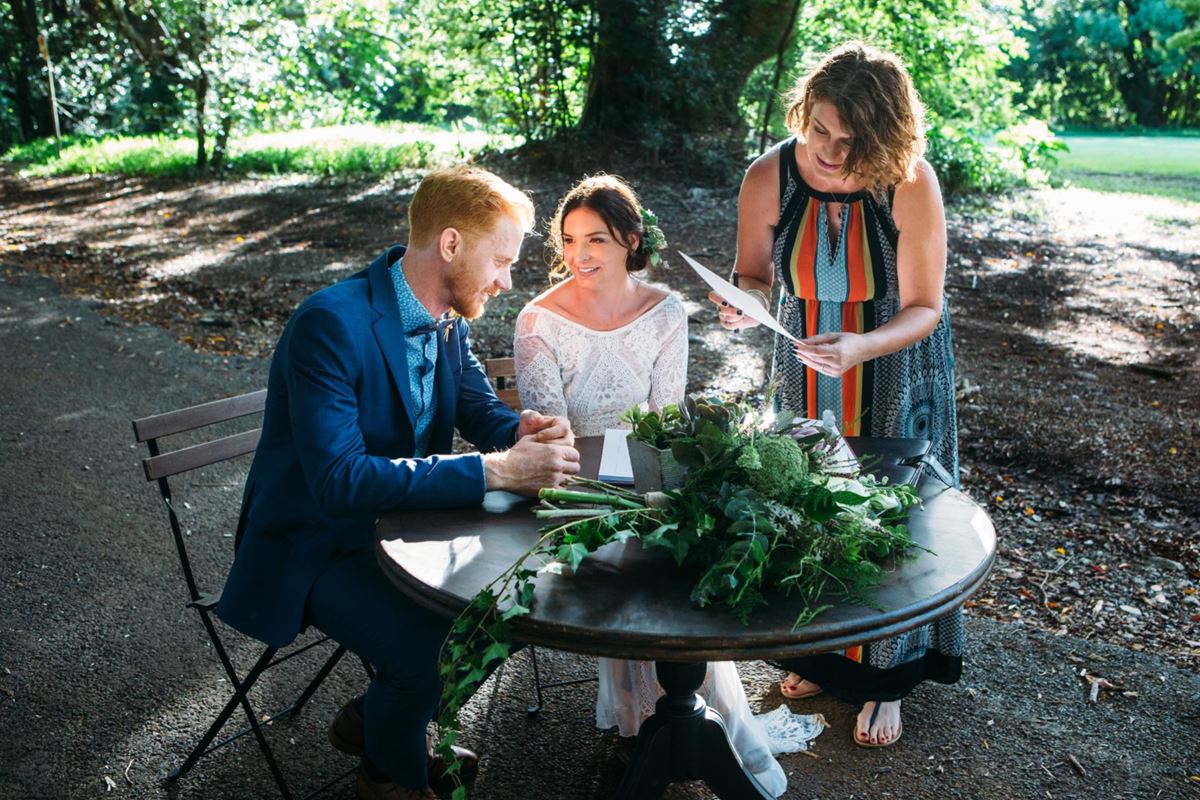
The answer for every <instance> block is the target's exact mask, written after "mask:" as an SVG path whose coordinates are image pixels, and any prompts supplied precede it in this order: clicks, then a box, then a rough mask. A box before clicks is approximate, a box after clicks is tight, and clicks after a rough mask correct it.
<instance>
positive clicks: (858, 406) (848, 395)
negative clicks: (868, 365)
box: [842, 303, 863, 436]
mask: <svg viewBox="0 0 1200 800" xmlns="http://www.w3.org/2000/svg"><path fill="white" fill-rule="evenodd" d="M842 330H843V331H847V332H850V333H862V303H842ZM862 378H863V371H862V365H861V364H855V365H854V366H853V367H851V368H850V369H849V370H847V371H846V372H845V374H843V375H842V433H844V434H845V435H846V436H858V435H859V422H860V421H861V419H862Z"/></svg>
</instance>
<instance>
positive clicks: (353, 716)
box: [327, 694, 364, 757]
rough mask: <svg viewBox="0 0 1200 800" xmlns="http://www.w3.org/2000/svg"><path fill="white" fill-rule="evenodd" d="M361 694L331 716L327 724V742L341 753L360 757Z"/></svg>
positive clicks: (361, 731) (361, 751) (361, 734)
mask: <svg viewBox="0 0 1200 800" xmlns="http://www.w3.org/2000/svg"><path fill="white" fill-rule="evenodd" d="M363 699H364V697H363V695H361V694H360V695H358V696H357V697H355V698H354V699H353V700H351V701H350V702H349V703H346V705H344V706H342V710H341V711H339V712H338V713H337V716H336V717H334V718H333V722H332V723H330V725H329V731H328V732H327V733H328V736H329V743H330V744H331V745H333V746H334V747H336V748H337V749H338V750H341V751H342V752H343V753H346V754H348V755H352V756H359V757H361V756H362V754H363V715H362V710H363Z"/></svg>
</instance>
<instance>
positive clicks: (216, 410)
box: [133, 389, 267, 452]
mask: <svg viewBox="0 0 1200 800" xmlns="http://www.w3.org/2000/svg"><path fill="white" fill-rule="evenodd" d="M266 405H267V390H266V389H259V390H258V391H257V392H250V393H249V394H239V395H237V396H235V397H226V398H224V399H223V400H213V401H212V402H209V403H201V404H200V405H198V406H191V407H190V408H181V409H179V410H177V411H168V412H166V413H163V414H155V415H153V416H150V417H142V418H141V419H135V420H134V421H133V433H134V436H136V437H137V440H138V441H139V442H145V441H147V440H149V439H157V438H159V437H161V436H171V435H173V434H176V433H183V432H184V431H190V430H195V429H196V428H203V427H204V426H206V425H213V424H216V423H218V422H225V421H226V420H231V419H237V418H238V417H244V416H246V415H248V414H256V413H258V412H260V411H262V410H263V409H264V408H265V407H266ZM181 452H182V451H181Z"/></svg>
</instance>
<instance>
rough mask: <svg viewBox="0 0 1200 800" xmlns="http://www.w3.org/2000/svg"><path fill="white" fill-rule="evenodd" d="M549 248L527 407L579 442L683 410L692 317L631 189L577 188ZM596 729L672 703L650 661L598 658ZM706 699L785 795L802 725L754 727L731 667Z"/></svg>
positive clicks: (623, 731) (723, 669)
mask: <svg viewBox="0 0 1200 800" xmlns="http://www.w3.org/2000/svg"><path fill="white" fill-rule="evenodd" d="M549 233H550V245H551V247H552V248H553V250H554V255H555V257H556V261H557V262H558V267H557V268H556V269H555V270H554V271H553V272H552V273H551V275H552V277H555V278H562V277H565V280H562V281H561V282H559V283H557V284H555V285H554V286H553V287H551V288H550V289H548V290H547V291H545V292H543V293H542V294H541V295H539V296H538V297H536V298H534V299H533V300H532V301H531V302H530V303H529V305H527V306H525V308H524V309H523V310H522V311H521V313H520V315H519V316H518V317H517V326H516V337H515V341H514V345H513V351H514V355H515V358H516V368H517V388H518V390H519V392H520V397H521V407H522V408H532V409H535V410H537V411H540V412H541V413H543V414H558V415H565V416H567V417H568V418H569V419H570V420H571V428H572V430H573V431H574V432H575V434H576V435H577V436H598V435H601V434H603V433H604V430H605V429H606V428H614V427H619V426H620V423H619V421H618V420H619V418H620V416H621V414H623V413H624V412H625V411H627V410H628V409H629V408H631V407H632V406H635V405H639V404H641V405H644V406H648V407H649V408H651V409H661V408H662V407H663V406H665V405H667V404H669V403H677V402H680V401H681V400H682V399H683V397H684V391H685V385H686V382H687V349H688V341H687V314H686V312H685V311H684V308H683V304H682V303H681V302H680V301H679V298H678V297H676V296H675V295H673V294H670V293H668V292H666V291H663V290H662V289H659V288H657V287H654V286H651V285H650V284H648V283H646V282H644V281H643V280H641V279H640V278H639V277H637V275H636V273H638V272H639V271H641V270H642V269H644V268H645V266H646V265H647V262H648V261H649V260H650V259H651V257H652V255H656V253H655V251H654V250H653V249H651V248H650V247H647V243H648V242H649V243H658V246H659V247H661V246H663V245H665V242H662V240H661V231H658V230H657V229H656V228H654V229H651V230H650V235H649V236H647V226H646V224H645V219H644V217H643V209H642V208H641V206H640V204H639V203H638V200H637V197H636V196H635V195H634V193H633V191H632V190H631V189H630V188H629V187H628V186H627V185H625V184H624V183H623V182H622V181H620V180H619V179H617V178H614V177H611V176H607V175H599V176H594V177H591V178H587V179H585V180H583V181H581V182H580V183H579V184H577V185H576V186H575V187H574V188H573V189H571V191H570V192H568V193H567V195H566V196H565V197H564V198H563V200H562V201H561V202H560V204H559V207H558V212H557V213H556V214H555V216H554V219H553V220H552V221H551V223H550V232H549ZM599 673H600V688H599V694H598V697H597V700H596V724H597V726H599V727H600V728H602V729H608V728H612V727H616V728H617V729H618V732H619V733H620V735H621V736H635V735H636V734H637V732H638V729H639V728H640V727H641V724H642V722H643V721H645V719H646V718H647V717H649V716H650V715H651V714H653V713H654V704H655V702H656V701H657V700H658V698H659V697H660V696H661V695H662V694H663V690H662V687H660V686H659V684H658V681H657V679H656V677H655V673H654V663H653V662H650V661H627V660H623V659H613V658H601V659H600V660H599ZM701 694H702V695H703V696H704V699H705V701H706V702H707V703H708V704H709V705H710V706H711V707H713V708H715V709H716V710H717V711H719V712H720V714H721V716H722V717H723V718H724V719H725V725H726V728H727V729H728V731H729V737H730V739H731V741H732V742H733V746H734V748H735V749H736V750H737V752H738V755H739V756H740V757H741V759H742V762H743V763H744V764H745V765H746V766H747V767H748V768H749V769H750V771H751V772H753V773H754V774H755V777H756V778H757V779H758V780H759V782H760V783H761V784H762V785H763V787H764V788H765V789H767V790H768V791H770V792H771V793H772V794H773V795H775V796H778V795H780V794H782V793H783V791H784V789H786V788H787V777H786V776H785V775H784V772H783V770H782V769H781V768H780V766H779V763H778V762H777V761H776V760H775V759H774V758H773V757H772V752H793V751H795V750H798V749H803V747H804V744H805V743H806V741H807V739H809V738H811V731H800V730H797V726H798V725H800V724H801V718H796V717H792V716H791V715H787V713H786V709H785V710H784V714H778V713H776V714H775V715H773V716H771V715H768V716H771V718H770V719H767V718H755V717H753V716H752V714H751V713H750V706H749V703H748V702H747V700H746V694H745V691H744V690H743V688H742V682H741V679H740V678H739V677H738V673H737V668H736V667H735V665H734V664H733V663H732V662H728V661H725V662H716V663H710V664H709V665H708V673H707V675H706V677H705V680H704V685H703V687H702V688H701Z"/></svg>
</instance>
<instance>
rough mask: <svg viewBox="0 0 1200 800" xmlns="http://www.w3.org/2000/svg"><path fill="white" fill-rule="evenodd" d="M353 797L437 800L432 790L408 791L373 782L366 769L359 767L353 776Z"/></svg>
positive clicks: (407, 789)
mask: <svg viewBox="0 0 1200 800" xmlns="http://www.w3.org/2000/svg"><path fill="white" fill-rule="evenodd" d="M354 795H355V796H356V797H357V798H358V800H437V795H436V794H434V793H433V790H432V789H410V788H408V787H407V786H401V785H400V784H398V783H392V782H390V781H384V782H382V783H379V782H376V781H373V780H371V776H370V775H368V774H367V768H366V767H359V768H358V773H357V774H356V775H355V776H354Z"/></svg>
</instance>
